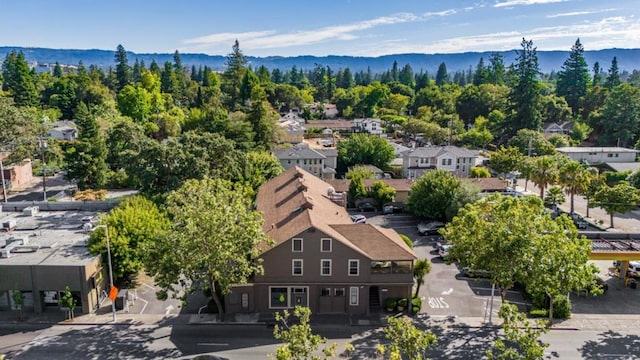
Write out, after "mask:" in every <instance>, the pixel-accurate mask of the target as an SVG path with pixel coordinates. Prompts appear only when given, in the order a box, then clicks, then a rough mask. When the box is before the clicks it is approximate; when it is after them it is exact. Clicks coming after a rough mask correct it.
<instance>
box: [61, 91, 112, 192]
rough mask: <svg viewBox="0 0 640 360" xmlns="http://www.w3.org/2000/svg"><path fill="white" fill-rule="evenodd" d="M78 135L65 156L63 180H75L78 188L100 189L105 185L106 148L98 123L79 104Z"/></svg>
mask: <svg viewBox="0 0 640 360" xmlns="http://www.w3.org/2000/svg"><path fill="white" fill-rule="evenodd" d="M75 119H76V124H77V125H78V130H79V135H78V140H77V141H76V143H75V145H73V146H71V147H70V148H69V149H68V150H67V154H66V156H65V159H66V163H67V172H66V174H65V178H67V179H68V180H76V181H77V184H78V188H79V189H81V190H84V189H101V188H103V187H104V186H105V185H106V184H107V176H108V170H109V168H108V166H107V162H106V159H107V146H106V144H105V140H104V137H103V136H102V135H101V134H100V128H99V126H98V122H97V121H96V119H95V116H93V115H92V114H91V113H90V112H89V109H88V108H87V105H85V104H84V103H82V102H81V103H80V104H79V105H78V108H77V109H76V114H75Z"/></svg>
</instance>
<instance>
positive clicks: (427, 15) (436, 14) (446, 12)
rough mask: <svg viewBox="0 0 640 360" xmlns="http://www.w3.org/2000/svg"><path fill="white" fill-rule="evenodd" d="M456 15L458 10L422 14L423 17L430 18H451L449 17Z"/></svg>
mask: <svg viewBox="0 0 640 360" xmlns="http://www.w3.org/2000/svg"><path fill="white" fill-rule="evenodd" d="M456 13H458V10H456V9H448V10H443V11H438V12H427V13H424V16H425V17H431V16H441V17H444V16H451V15H455V14H456Z"/></svg>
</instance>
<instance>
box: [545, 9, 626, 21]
mask: <svg viewBox="0 0 640 360" xmlns="http://www.w3.org/2000/svg"><path fill="white" fill-rule="evenodd" d="M616 10H617V9H602V10H590V11H574V12H568V13H560V14H553V15H547V18H548V19H553V18H559V17H567V16H580V15H591V14H599V13H603V12H610V11H616Z"/></svg>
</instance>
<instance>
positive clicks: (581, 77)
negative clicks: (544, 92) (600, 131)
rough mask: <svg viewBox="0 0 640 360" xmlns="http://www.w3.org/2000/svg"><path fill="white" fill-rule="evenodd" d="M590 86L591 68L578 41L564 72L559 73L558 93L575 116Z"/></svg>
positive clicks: (563, 67)
mask: <svg viewBox="0 0 640 360" xmlns="http://www.w3.org/2000/svg"><path fill="white" fill-rule="evenodd" d="M588 84H589V68H588V67H587V61H586V60H585V59H584V48H583V47H582V44H581V43H580V39H577V40H576V42H575V44H573V46H572V47H571V53H569V58H568V59H567V60H565V62H564V64H563V65H562V71H560V72H559V73H558V82H557V88H556V93H557V94H558V96H564V98H565V100H567V104H569V107H571V110H572V111H573V114H574V115H575V114H578V110H579V108H580V99H581V98H582V97H583V96H585V95H586V94H587V85H588Z"/></svg>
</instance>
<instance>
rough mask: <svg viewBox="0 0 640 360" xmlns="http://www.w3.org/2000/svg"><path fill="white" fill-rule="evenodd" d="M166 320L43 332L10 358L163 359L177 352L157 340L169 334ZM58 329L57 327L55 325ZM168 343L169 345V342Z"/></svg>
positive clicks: (9, 355)
mask: <svg viewBox="0 0 640 360" xmlns="http://www.w3.org/2000/svg"><path fill="white" fill-rule="evenodd" d="M168 326H169V322H165V323H159V324H156V325H154V326H136V324H135V323H133V322H131V323H127V324H119V325H87V326H78V325H76V326H69V327H68V328H67V329H65V328H61V330H62V331H56V332H55V333H53V334H42V335H41V336H40V337H37V338H35V339H34V340H33V341H31V342H30V343H29V344H27V345H26V346H25V347H24V348H23V349H22V350H21V351H19V352H18V353H17V354H7V355H8V357H9V358H11V359H65V360H71V359H122V358H129V359H166V358H173V357H178V356H180V355H181V354H180V352H179V351H178V350H176V349H175V348H174V347H173V346H166V347H164V348H163V347H162V346H159V344H158V343H157V342H159V341H161V340H162V339H163V338H167V339H168V338H169V335H170V328H169V327H168ZM56 330H57V329H56ZM168 345H171V344H169V343H168Z"/></svg>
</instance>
